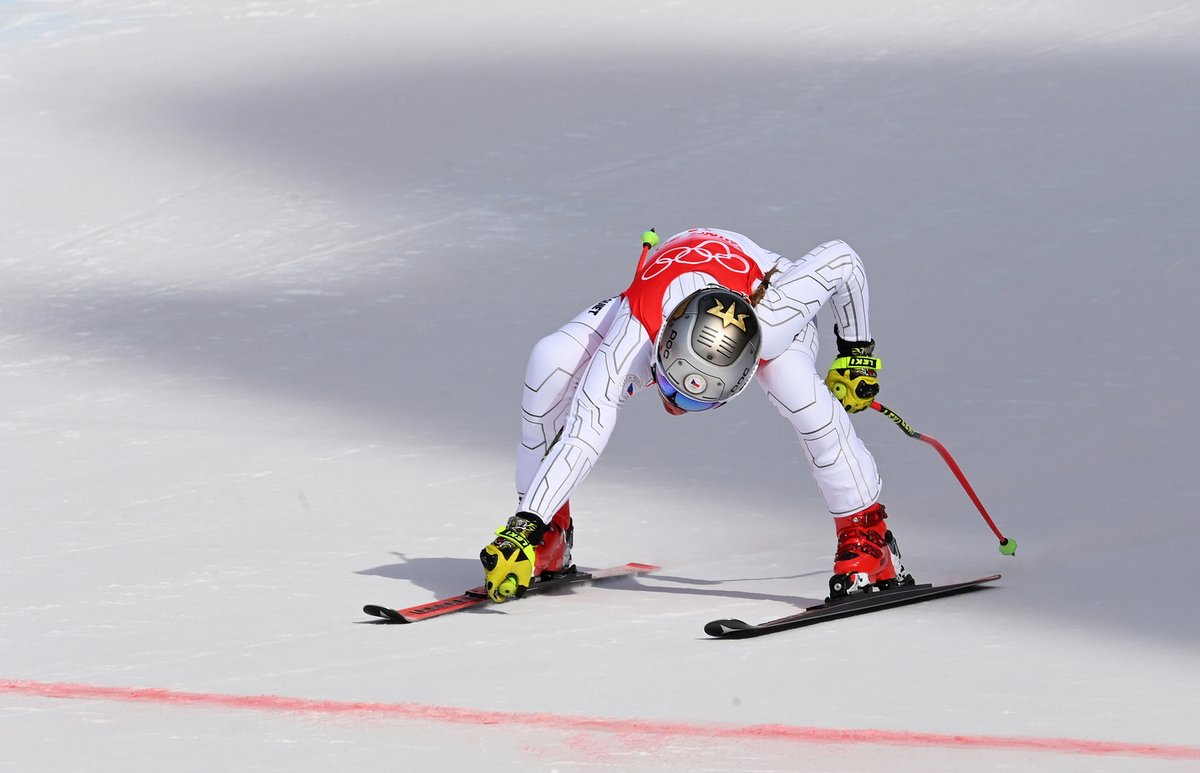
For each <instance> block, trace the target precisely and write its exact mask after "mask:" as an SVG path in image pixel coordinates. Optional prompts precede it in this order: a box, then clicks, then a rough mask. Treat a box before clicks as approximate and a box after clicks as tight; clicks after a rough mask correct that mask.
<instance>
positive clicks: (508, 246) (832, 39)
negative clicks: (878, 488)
mask: <svg viewBox="0 0 1200 773" xmlns="http://www.w3.org/2000/svg"><path fill="white" fill-rule="evenodd" d="M1198 40H1200V3H1197V2H1185V1H1184V0H1144V1H1143V2H1138V3H1126V2H1116V1H1115V0H1107V1H1104V2H1083V1H1082V0H1066V1H1064V2H1056V3H989V2H927V3H918V4H913V3H891V2H881V1H879V0H864V1H863V2H856V3H844V2H832V1H825V0H819V1H817V2H805V3H795V2H782V1H774V0H772V1H764V2H754V3H740V4H733V3H720V2H710V1H708V0H697V1H695V2H686V3H681V2H670V1H668V0H642V1H640V2H636V1H634V0H611V1H610V2H604V3H574V2H557V3H554V2H535V1H534V0H515V1H514V2H503V3H496V2H482V1H481V0H445V1H444V2H437V3H418V2H402V1H397V2H365V1H364V2H334V0H286V1H285V0H257V1H255V2H234V1H233V0H212V1H211V2H192V3H187V2H174V3H168V2H145V1H139V2H133V1H132V0H40V1H35V0H7V1H5V2H0V169H2V170H3V173H2V175H0V223H2V224H3V226H2V228H0V405H2V406H3V411H2V412H0V738H2V739H3V740H2V746H3V749H4V753H3V755H2V758H0V768H3V769H6V770H21V771H26V770H64V771H66V770H72V771H74V770H84V769H86V770H102V771H110V770H111V771H116V770H131V769H145V770H149V769H168V768H169V769H187V770H215V769H288V770H331V769H338V768H343V767H347V768H348V767H351V766H353V767H354V768H355V769H357V770H396V769H414V770H415V769H430V770H434V769H447V770H456V769H468V768H469V769H474V770H481V769H482V770H497V771H510V770H512V771H516V770H521V771H529V770H563V771H567V770H591V769H613V770H662V769H668V770H883V769H886V770H968V769H969V770H1010V769H1040V770H1131V771H1132V770H1137V771H1142V770H1159V769H1161V770H1188V769H1191V770H1194V769H1195V767H1194V766H1195V765H1197V764H1198V763H1197V759H1200V730H1197V725H1196V717H1197V716H1200V697H1198V696H1200V653H1198V648H1197V641H1198V640H1200V603H1197V601H1196V599H1195V596H1194V589H1193V585H1194V582H1193V580H1194V574H1195V571H1194V563H1195V561H1194V554H1195V550H1196V545H1197V542H1198V540H1200V526H1198V523H1200V519H1198V516H1200V513H1198V512H1197V511H1198V509H1200V497H1198V495H1197V475H1196V471H1195V466H1196V461H1197V452H1196V448H1197V437H1198V435H1200V419H1198V418H1197V411H1196V409H1195V407H1194V405H1193V402H1194V399H1193V396H1192V391H1193V389H1194V388H1195V385H1196V384H1197V383H1200V366H1198V364H1197V362H1198V361H1197V358H1196V357H1195V356H1194V354H1193V352H1192V350H1193V348H1194V338H1195V336H1196V330H1197V325H1196V321H1195V316H1196V314H1195V298H1196V295H1197V292H1198V291H1200V261H1198V259H1197V244H1200V219H1198V218H1197V214H1196V202H1197V201H1198V200H1200V166H1198V165H1197V163H1196V138H1197V136H1200V101H1198V100H1197V99H1196V84H1197V82H1198V79H1200V45H1198V43H1197V41H1198ZM693 226H715V227H722V228H728V229H732V230H736V231H741V232H743V233H746V234H748V235H750V236H751V237H752V238H753V239H755V240H756V241H758V242H759V243H761V244H763V245H764V246H767V247H769V248H771V249H774V250H776V251H778V252H780V253H782V254H784V255H793V256H797V255H800V254H803V253H804V252H806V251H807V250H808V249H810V248H811V247H813V246H815V245H816V244H818V243H820V242H823V241H826V240H829V239H833V238H842V239H845V240H847V241H848V242H849V243H850V244H851V245H853V246H854V247H855V248H856V249H857V250H858V251H859V253H860V254H861V255H862V256H863V258H864V260H865V262H866V265H867V270H868V272H869V278H870V282H871V289H872V295H871V298H872V308H871V311H872V323H873V329H874V332H875V336H876V339H877V340H878V344H879V346H878V350H877V351H878V354H879V355H880V356H881V357H882V359H883V363H884V370H883V372H882V383H883V392H882V394H881V399H882V401H883V402H884V403H885V404H887V405H889V406H890V407H892V408H893V409H895V410H896V411H898V412H899V413H900V415H902V416H903V417H904V418H905V419H907V420H908V421H909V422H910V423H911V424H912V425H914V426H915V427H916V428H917V429H918V430H921V431H923V432H927V433H929V434H930V435H932V436H934V437H936V438H938V439H939V440H941V441H942V442H943V443H945V444H946V446H947V447H948V448H949V449H950V450H951V452H952V453H953V454H954V456H955V458H956V459H957V460H958V462H959V463H960V464H961V465H962V467H963V469H964V471H965V472H966V474H967V476H968V477H969V478H970V480H971V482H972V484H973V485H974V487H975V489H976V490H977V491H978V493H979V495H980V497H981V498H982V499H983V501H984V502H985V503H986V505H987V507H988V509H989V511H990V512H991V514H992V515H993V517H994V518H995V519H996V521H997V523H998V524H999V526H1000V527H1001V529H1002V530H1004V531H1005V532H1006V533H1008V534H1010V535H1011V536H1012V537H1014V538H1015V539H1017V540H1018V542H1019V544H1020V549H1019V551H1018V553H1017V555H1016V556H1015V557H1013V558H1005V557H1002V556H1001V555H1000V554H999V553H998V552H997V550H996V540H995V539H994V537H993V536H992V534H991V533H990V531H989V530H988V529H987V527H986V526H985V524H984V523H983V522H982V520H981V519H980V518H979V516H978V514H977V513H976V511H975V510H974V508H973V507H972V505H971V503H970V502H969V501H968V500H967V498H966V496H965V494H964V493H963V491H962V489H961V488H959V486H958V484H957V482H956V481H955V480H954V478H953V477H952V476H951V475H950V473H949V471H948V470H947V469H946V466H945V465H944V464H943V463H942V461H941V460H940V459H939V458H938V457H937V455H936V454H935V453H934V452H933V451H932V449H930V448H929V447H928V446H926V445H925V444H922V443H918V442H915V441H913V440H911V439H909V438H907V437H905V436H904V435H903V434H902V433H900V432H899V431H897V429H896V428H895V427H894V426H892V425H891V424H890V422H888V421H887V420H885V419H884V418H883V417H881V416H879V415H877V414H874V413H868V414H864V415H861V416H859V417H856V418H855V424H856V426H857V427H858V428H859V431H860V433H861V434H862V435H863V437H864V438H865V439H866V440H867V442H868V444H869V445H870V447H871V449H872V450H873V452H874V453H875V455H876V457H877V459H878V461H879V464H880V468H881V470H882V473H883V476H884V497H883V501H884V502H885V503H886V504H887V505H888V508H889V512H890V513H891V514H892V518H891V525H892V528H893V529H894V530H895V532H896V534H897V536H898V537H899V539H900V543H901V545H902V547H903V548H904V553H905V561H906V563H907V565H908V566H909V568H910V569H911V570H912V571H913V573H914V574H915V575H916V576H917V577H918V579H920V580H922V581H934V582H938V581H950V580H955V579H965V578H970V577H976V576H980V575H984V574H990V573H993V572H1002V573H1003V574H1004V579H1003V580H1002V581H1001V582H1000V583H999V584H998V585H999V587H997V588H994V589H991V590H987V591H982V592H979V593H976V594H973V595H970V596H964V597H958V598H954V599H946V600H941V601H937V602H932V603H929V604H924V605H920V606H917V607H910V608H907V609H904V610H897V611H890V612H881V613H878V614H873V615H868V616H864V617H858V618H853V619H850V620H846V621H839V622H835V623H829V624H825V625H823V626H820V627H818V628H812V629H806V630H802V631H793V632H789V633H786V634H780V635H777V636H772V637H767V638H765V639H758V640H752V641H746V642H716V641H711V640H708V639H707V637H705V636H704V635H703V633H702V632H701V628H702V626H703V624H704V623H705V622H706V621H708V620H710V619H712V618H716V617H742V618H746V619H751V620H758V619H768V618H771V617H776V616H779V615H782V614H787V613H789V612H791V611H794V610H795V609H796V608H797V607H798V606H803V605H805V604H806V603H811V602H812V601H813V600H814V599H819V598H820V597H822V596H823V594H824V590H825V581H826V577H827V574H828V572H829V569H830V565H831V554H832V550H833V543H834V535H833V529H832V524H831V523H830V518H829V516H828V514H827V513H826V512H825V511H824V508H823V505H822V503H821V501H820V499H819V497H818V496H817V493H816V490H815V487H814V486H813V485H812V483H811V481H810V479H809V475H808V471H807V468H806V465H805V462H804V460H803V458H802V456H801V450H800V448H799V445H798V444H797V442H796V440H795V438H794V437H793V436H791V434H790V430H789V429H788V428H787V425H786V424H785V423H784V422H782V421H780V420H779V419H778V417H777V416H776V415H775V414H774V411H773V409H771V408H770V406H769V405H768V404H767V403H766V400H765V399H764V398H763V396H762V395H761V393H760V392H758V391H757V390H750V391H749V392H748V393H747V394H746V396H745V397H742V398H740V399H739V400H737V401H735V402H734V403H732V404H730V405H729V406H728V407H726V408H724V409H722V410H720V411H716V412H713V413H712V414H711V415H702V416H692V417H683V418H673V417H670V416H668V415H667V414H666V413H664V412H663V411H662V410H661V409H660V408H659V407H658V406H657V404H656V403H655V401H654V400H652V399H649V398H643V399H639V400H636V401H634V402H633V403H631V404H630V405H629V407H628V408H627V409H626V411H625V416H624V417H623V420H622V424H621V426H620V427H618V429H617V432H616V437H615V438H614V440H613V442H612V443H611V445H610V446H609V449H608V451H607V452H606V454H605V457H604V459H603V460H602V463H601V465H600V466H599V467H598V468H597V469H596V470H595V472H594V473H593V474H592V476H591V477H590V478H589V479H588V480H587V482H586V483H585V485H584V487H583V488H582V489H581V490H580V491H579V492H577V494H576V496H575V497H574V498H573V502H572V503H573V506H574V511H575V515H576V524H577V526H576V559H577V560H578V562H579V563H580V564H581V565H582V566H588V567H599V566H606V565H610V564H618V563H624V562H626V561H646V562H653V563H657V564H659V565H661V566H662V567H663V569H662V571H661V572H660V573H659V574H657V575H655V576H651V577H646V578H641V579H638V580H625V581H619V582H616V583H613V584H611V585H607V586H605V587H593V588H587V589H583V590H578V591H575V592H572V593H569V594H566V595H557V596H551V597H543V598H538V599H530V600H528V601H523V602H520V603H517V604H512V605H507V606H504V607H500V608H494V609H491V610H487V611H473V612H467V613H463V614H460V615H456V616H453V617H451V618H446V619H442V620H438V621H430V622H427V623H422V624H420V625H415V626H409V627H403V626H401V627H396V626H381V625H374V624H367V623H362V622H361V621H363V620H365V618H364V616H362V615H361V613H360V612H359V609H360V607H361V606H362V604H364V603H385V604H394V605H401V606H403V605H410V604H416V603H418V602H423V601H427V600H430V599H433V598H437V597H439V596H444V595H450V594H453V593H457V592H459V591H461V590H462V589H463V588H464V587H467V586H469V585H473V584H475V583H476V582H477V581H478V578H479V576H480V572H479V567H478V563H477V560H476V558H475V556H476V554H477V553H478V551H479V549H480V548H481V547H482V546H483V544H484V543H485V542H486V541H488V539H489V538H490V534H491V532H492V530H493V529H494V528H495V527H496V526H498V525H499V524H500V523H501V522H502V521H503V519H504V518H505V517H507V515H509V514H510V513H511V511H512V507H513V503H514V493H513V485H512V475H513V447H514V446H515V443H516V441H517V430H518V426H519V412H518V400H519V396H520V386H521V379H522V374H523V371H524V360H525V356H526V354H527V352H528V350H529V348H530V347H531V346H532V344H533V343H534V342H535V341H536V340H537V339H538V338H539V337H540V336H542V335H544V334H546V333H548V332H549V331H551V330H553V329H554V328H555V327H556V326H557V325H559V324H560V323H561V322H563V321H565V320H566V319H567V318H569V317H570V316H572V315H573V314H575V313H577V312H578V311H580V310H581V309H584V308H586V307H588V306H590V305H591V304H593V303H594V302H596V301H598V300H600V299H603V298H606V297H608V296H610V295H612V294H615V293H616V292H618V291H620V290H621V289H623V288H624V287H625V286H626V284H627V283H628V281H629V279H630V277H631V276H632V270H633V264H634V261H635V260H636V258H637V256H638V253H639V248H640V243H639V234H640V233H641V232H642V231H643V230H644V229H646V228H650V227H655V228H657V229H658V230H659V232H660V233H663V234H670V233H674V232H676V231H680V230H683V229H685V228H688V227H693ZM823 335H824V336H825V337H826V339H827V340H826V351H827V352H828V351H829V349H830V346H829V344H830V343H831V339H832V330H831V329H830V325H829V324H828V320H826V321H825V327H824V329H823ZM139 690H151V691H152V692H138V691H139ZM293 699H294V700H293ZM289 701H292V702H290V703H289ZM763 726H770V727H769V728H765V729H764V727H763ZM770 728H774V730H771V729H770ZM1003 739H1009V740H1008V741H1004V740H1003Z"/></svg>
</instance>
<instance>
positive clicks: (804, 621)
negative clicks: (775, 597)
mask: <svg viewBox="0 0 1200 773" xmlns="http://www.w3.org/2000/svg"><path fill="white" fill-rule="evenodd" d="M999 579H1000V575H998V574H993V575H991V576H989V577H980V578H979V579H978V580H969V581H967V582H955V583H950V584H948V585H928V584H926V585H905V586H901V587H899V588H893V589H892V590H885V591H878V592H875V593H863V594H853V595H851V596H849V597H847V598H844V599H840V600H838V601H827V602H825V603H824V604H818V605H817V606H814V607H809V608H808V609H805V610H804V611H803V612H797V613H796V614H794V615H788V616H787V617H781V618H779V619H778V620H769V621H767V622H765V623H759V624H757V625H754V624H751V623H746V622H743V621H741V620H713V621H712V622H710V623H708V624H707V625H705V626H704V632H705V633H706V634H708V635H709V636H714V637H716V638H718V639H748V638H750V637H751V636H762V635H763V634H768V633H775V632H776V631H786V630H788V629H790V628H802V627H804V626H806V625H813V624H814V623H821V622H824V621H826V620H835V619H837V618H840V617H850V616H851V615H861V614H863V613H865V612H874V611H876V610H879V609H886V608H888V607H898V606H902V605H904V604H915V603H917V602H920V601H928V600H930V599H936V598H941V597H942V596H951V595H953V594H955V593H966V592H968V591H973V590H978V589H980V588H984V587H987V583H990V582H994V581H996V580H999Z"/></svg>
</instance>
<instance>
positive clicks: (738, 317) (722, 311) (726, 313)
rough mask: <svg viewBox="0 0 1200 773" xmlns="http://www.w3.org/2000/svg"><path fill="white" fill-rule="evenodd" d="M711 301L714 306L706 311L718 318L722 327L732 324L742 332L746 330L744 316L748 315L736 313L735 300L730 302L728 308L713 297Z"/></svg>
mask: <svg viewBox="0 0 1200 773" xmlns="http://www.w3.org/2000/svg"><path fill="white" fill-rule="evenodd" d="M713 303H715V304H716V306H713V307H712V308H711V309H709V310H708V312H707V313H709V314H711V315H713V316H714V317H717V318H719V319H720V320H721V323H722V324H723V326H724V327H729V326H730V325H734V326H735V327H738V328H740V329H741V331H742V332H743V333H746V332H748V331H747V330H746V317H748V316H750V315H749V314H737V313H736V312H737V302H736V301H732V302H730V304H729V308H728V309H727V308H725V307H724V306H722V305H721V302H720V301H719V300H717V299H715V298H714V299H713Z"/></svg>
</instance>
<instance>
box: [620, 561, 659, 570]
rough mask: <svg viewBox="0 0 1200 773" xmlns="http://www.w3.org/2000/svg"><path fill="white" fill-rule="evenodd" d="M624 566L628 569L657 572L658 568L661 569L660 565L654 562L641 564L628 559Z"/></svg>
mask: <svg viewBox="0 0 1200 773" xmlns="http://www.w3.org/2000/svg"><path fill="white" fill-rule="evenodd" d="M625 566H628V567H629V568H630V569H634V570H636V571H639V572H657V571H658V570H659V569H662V567H661V566H656V565H655V564H643V563H639V562H637V561H630V562H629V563H628V564H625Z"/></svg>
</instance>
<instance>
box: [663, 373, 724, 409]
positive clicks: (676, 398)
mask: <svg viewBox="0 0 1200 773" xmlns="http://www.w3.org/2000/svg"><path fill="white" fill-rule="evenodd" d="M654 381H655V382H656V383H657V384H658V391H659V393H660V394H662V396H663V399H664V400H666V401H667V402H668V403H670V404H671V405H673V406H675V407H676V408H679V409H680V410H683V411H687V412H688V413H696V412H698V411H707V410H708V409H710V408H720V407H721V406H722V405H724V404H725V401H724V400H721V401H719V402H715V403H713V402H708V401H706V400H697V399H696V398H694V397H688V396H687V395H685V394H684V393H683V392H680V391H679V390H678V389H676V388H675V385H674V384H672V383H671V382H670V381H668V380H667V377H666V376H665V375H663V374H662V373H659V372H658V368H655V369H654Z"/></svg>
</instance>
